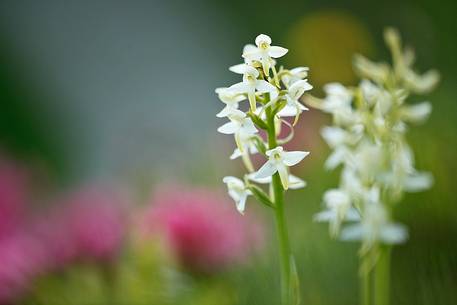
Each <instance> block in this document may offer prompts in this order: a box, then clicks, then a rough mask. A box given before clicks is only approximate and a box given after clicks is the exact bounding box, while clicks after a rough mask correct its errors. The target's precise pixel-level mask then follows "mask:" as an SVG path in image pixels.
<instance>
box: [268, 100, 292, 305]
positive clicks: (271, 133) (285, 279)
mask: <svg viewBox="0 0 457 305" xmlns="http://www.w3.org/2000/svg"><path fill="white" fill-rule="evenodd" d="M266 115H267V124H268V147H269V149H273V148H275V147H277V142H276V131H275V124H274V115H272V113H271V109H270V107H268V108H267V109H266ZM272 186H273V200H274V204H275V219H276V231H277V235H278V241H279V256H280V265H281V266H280V267H281V303H282V304H283V305H289V304H290V302H291V301H290V292H291V288H290V278H291V276H290V272H291V270H290V268H291V262H290V259H291V251H290V244H289V235H288V232H287V224H286V218H285V215H284V189H283V187H282V185H281V180H280V177H279V174H278V173H275V174H274V175H273V180H272Z"/></svg>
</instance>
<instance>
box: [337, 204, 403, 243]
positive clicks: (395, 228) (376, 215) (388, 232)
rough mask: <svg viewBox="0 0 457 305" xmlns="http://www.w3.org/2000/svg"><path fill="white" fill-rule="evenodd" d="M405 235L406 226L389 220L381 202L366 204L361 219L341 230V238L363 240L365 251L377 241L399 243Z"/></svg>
mask: <svg viewBox="0 0 457 305" xmlns="http://www.w3.org/2000/svg"><path fill="white" fill-rule="evenodd" d="M407 237H408V232H407V230H406V228H405V227H404V226H403V225H401V224H398V223H392V222H390V221H389V219H388V217H387V213H386V210H385V208H384V207H383V205H382V204H381V203H369V204H366V206H365V211H364V214H363V217H362V221H361V222H360V223H358V224H354V225H350V226H348V227H346V228H344V229H343V230H342V231H341V239H342V240H348V241H352V240H353V241H356V240H361V241H363V247H362V250H363V251H367V250H368V249H370V248H371V247H372V246H373V245H375V244H376V243H378V242H380V243H384V244H399V243H402V242H404V241H405V240H406V239H407Z"/></svg>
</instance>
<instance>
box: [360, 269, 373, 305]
mask: <svg viewBox="0 0 457 305" xmlns="http://www.w3.org/2000/svg"><path fill="white" fill-rule="evenodd" d="M370 300H371V272H369V271H368V270H365V271H362V272H361V274H360V304H361V305H370V304H371V302H370Z"/></svg>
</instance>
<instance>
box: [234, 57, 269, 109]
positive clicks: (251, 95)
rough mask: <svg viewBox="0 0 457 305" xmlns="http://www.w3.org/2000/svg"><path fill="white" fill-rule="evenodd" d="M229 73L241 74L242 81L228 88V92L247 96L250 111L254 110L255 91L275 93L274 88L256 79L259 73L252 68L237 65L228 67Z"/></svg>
mask: <svg viewBox="0 0 457 305" xmlns="http://www.w3.org/2000/svg"><path fill="white" fill-rule="evenodd" d="M230 71H232V72H235V73H238V74H243V81H242V82H240V83H237V84H234V85H232V86H230V87H229V89H228V90H229V91H231V92H233V93H235V94H247V96H248V99H249V104H250V106H251V110H252V111H255V110H256V99H255V91H256V90H257V91H258V92H260V93H266V92H270V93H273V94H274V93H275V92H277V89H276V87H275V86H273V85H272V84H270V83H269V82H267V81H265V80H262V79H257V78H258V77H259V71H257V69H256V68H254V67H251V66H249V65H247V64H239V65H235V66H232V67H230Z"/></svg>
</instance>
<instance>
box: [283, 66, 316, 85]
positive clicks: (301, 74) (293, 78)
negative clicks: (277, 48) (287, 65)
mask: <svg viewBox="0 0 457 305" xmlns="http://www.w3.org/2000/svg"><path fill="white" fill-rule="evenodd" d="M308 71H309V68H308V67H297V68H293V69H291V70H289V71H286V72H285V73H284V74H283V75H282V76H281V80H282V82H283V83H284V85H285V86H286V87H287V88H288V87H290V86H291V85H292V84H293V83H295V82H297V81H299V80H302V79H305V78H307V77H308Z"/></svg>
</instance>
